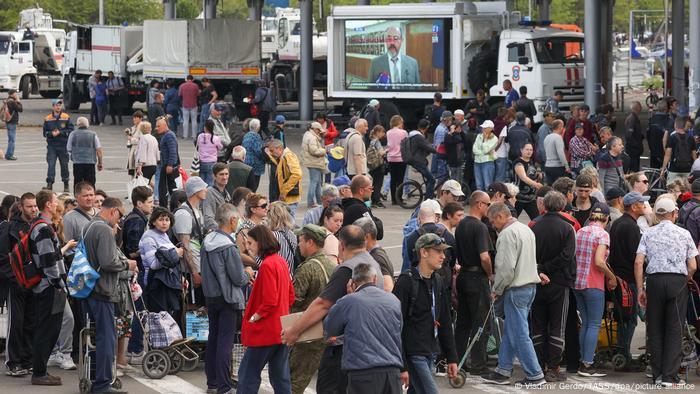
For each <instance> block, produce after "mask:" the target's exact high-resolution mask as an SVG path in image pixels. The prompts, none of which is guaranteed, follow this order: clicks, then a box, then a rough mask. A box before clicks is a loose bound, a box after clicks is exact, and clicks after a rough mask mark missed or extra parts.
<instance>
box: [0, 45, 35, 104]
mask: <svg viewBox="0 0 700 394" xmlns="http://www.w3.org/2000/svg"><path fill="white" fill-rule="evenodd" d="M33 52H34V43H33V41H32V40H22V33H17V32H0V91H7V90H10V89H15V90H18V91H20V92H22V96H23V98H28V97H29V92H30V88H31V83H30V81H31V78H33V76H35V75H36V68H35V67H34V63H33V59H34V55H33Z"/></svg>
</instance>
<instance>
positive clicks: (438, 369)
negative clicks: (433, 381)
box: [435, 360, 447, 376]
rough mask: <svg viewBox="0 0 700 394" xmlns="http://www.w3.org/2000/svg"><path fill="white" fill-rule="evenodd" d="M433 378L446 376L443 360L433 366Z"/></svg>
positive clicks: (445, 365)
mask: <svg viewBox="0 0 700 394" xmlns="http://www.w3.org/2000/svg"><path fill="white" fill-rule="evenodd" d="M435 376H447V363H445V360H440V361H438V363H437V364H436V365H435Z"/></svg>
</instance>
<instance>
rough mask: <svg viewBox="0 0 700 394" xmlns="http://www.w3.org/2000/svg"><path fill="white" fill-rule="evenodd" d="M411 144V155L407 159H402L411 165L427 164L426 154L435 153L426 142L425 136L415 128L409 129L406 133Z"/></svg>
mask: <svg viewBox="0 0 700 394" xmlns="http://www.w3.org/2000/svg"><path fill="white" fill-rule="evenodd" d="M408 138H409V139H410V141H409V142H410V144H411V157H410V159H409V160H404V161H405V162H406V163H408V164H410V165H412V166H414V167H415V166H427V165H428V156H429V155H430V154H431V153H433V154H434V153H437V151H436V150H435V148H433V146H432V145H430V143H429V142H428V140H427V139H426V138H425V136H424V135H423V134H422V133H421V132H420V131H417V130H413V131H411V133H410V134H409V135H408Z"/></svg>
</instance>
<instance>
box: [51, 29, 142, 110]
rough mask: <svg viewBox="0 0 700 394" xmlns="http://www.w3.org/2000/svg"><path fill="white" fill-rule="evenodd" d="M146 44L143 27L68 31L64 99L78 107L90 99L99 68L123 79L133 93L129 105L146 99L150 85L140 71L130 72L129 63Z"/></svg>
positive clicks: (104, 74)
mask: <svg viewBox="0 0 700 394" xmlns="http://www.w3.org/2000/svg"><path fill="white" fill-rule="evenodd" d="M142 45H143V28H142V27H141V26H101V25H94V26H76V30H74V31H71V32H70V33H69V34H68V50H67V51H66V54H65V58H64V62H63V69H62V74H63V84H62V90H63V102H64V105H65V106H66V108H67V109H70V110H76V109H78V108H79V107H80V104H81V103H85V102H89V101H90V93H89V89H88V79H89V78H90V77H91V76H92V75H93V74H94V73H95V71H97V70H101V71H102V74H103V76H105V77H106V76H107V72H109V71H112V72H113V73H114V75H115V76H117V77H120V78H122V80H123V81H124V83H125V84H126V87H127V91H128V93H129V104H130V105H129V107H128V108H127V110H129V111H130V108H131V104H133V103H134V102H135V101H145V99H146V86H145V84H144V83H143V79H142V78H141V75H140V73H138V72H134V73H130V72H129V71H128V70H127V64H130V63H131V62H134V61H136V60H138V59H139V55H140V51H141V47H142Z"/></svg>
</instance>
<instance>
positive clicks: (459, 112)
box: [455, 109, 464, 115]
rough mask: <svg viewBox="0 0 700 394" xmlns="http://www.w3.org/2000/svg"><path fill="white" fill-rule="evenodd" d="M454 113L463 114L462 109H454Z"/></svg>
mask: <svg viewBox="0 0 700 394" xmlns="http://www.w3.org/2000/svg"><path fill="white" fill-rule="evenodd" d="M455 115H464V111H462V110H461V109H458V110H456V111H455Z"/></svg>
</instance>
